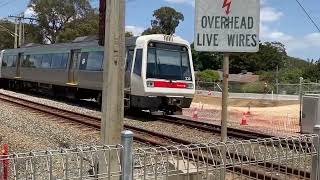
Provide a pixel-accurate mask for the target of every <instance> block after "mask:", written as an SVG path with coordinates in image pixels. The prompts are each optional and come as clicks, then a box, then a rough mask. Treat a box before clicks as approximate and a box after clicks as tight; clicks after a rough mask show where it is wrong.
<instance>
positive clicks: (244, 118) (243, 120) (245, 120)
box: [240, 112, 248, 126]
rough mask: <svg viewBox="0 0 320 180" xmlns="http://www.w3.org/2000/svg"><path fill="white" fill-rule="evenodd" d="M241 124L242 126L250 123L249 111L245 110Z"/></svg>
mask: <svg viewBox="0 0 320 180" xmlns="http://www.w3.org/2000/svg"><path fill="white" fill-rule="evenodd" d="M240 125H241V126H243V125H248V119H247V113H245V112H244V113H243V116H242V119H241V122H240Z"/></svg>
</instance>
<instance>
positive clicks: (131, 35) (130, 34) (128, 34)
mask: <svg viewBox="0 0 320 180" xmlns="http://www.w3.org/2000/svg"><path fill="white" fill-rule="evenodd" d="M125 36H126V37H133V36H134V35H133V33H132V32H129V31H126V34H125Z"/></svg>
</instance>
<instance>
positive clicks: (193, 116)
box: [192, 108, 198, 120]
mask: <svg viewBox="0 0 320 180" xmlns="http://www.w3.org/2000/svg"><path fill="white" fill-rule="evenodd" d="M192 119H193V120H197V119H198V110H197V108H194V109H193V110H192Z"/></svg>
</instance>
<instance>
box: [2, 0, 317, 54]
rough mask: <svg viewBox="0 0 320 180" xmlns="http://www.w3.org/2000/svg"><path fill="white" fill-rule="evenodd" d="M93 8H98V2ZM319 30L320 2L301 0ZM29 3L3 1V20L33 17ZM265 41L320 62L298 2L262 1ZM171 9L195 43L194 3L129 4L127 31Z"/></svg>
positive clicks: (151, 0)
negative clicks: (164, 8) (20, 15)
mask: <svg viewBox="0 0 320 180" xmlns="http://www.w3.org/2000/svg"><path fill="white" fill-rule="evenodd" d="M94 1H95V2H93V4H95V5H97V4H98V3H97V2H98V0H94ZM300 2H301V3H302V4H303V5H304V7H305V8H306V9H307V11H308V12H309V13H310V14H311V16H312V17H313V18H314V20H315V21H316V23H317V24H318V25H319V26H320V1H319V0H307V1H304V0H300ZM27 3H28V0H0V17H7V16H8V15H15V14H18V13H21V12H26V14H30V11H28V10H26V9H27ZM261 4H262V5H261V33H260V34H261V35H260V36H261V37H260V39H261V40H262V41H280V42H282V43H283V44H285V45H286V48H287V52H288V54H289V55H291V56H294V57H301V58H305V59H307V58H310V59H312V58H313V59H319V58H320V33H319V32H318V31H317V29H316V28H315V27H314V26H313V25H312V24H311V23H310V22H309V20H308V19H307V16H306V15H305V14H304V13H303V11H302V9H301V8H300V7H299V6H298V4H297V3H296V2H295V0H261ZM162 6H170V7H173V8H175V9H176V10H177V11H180V12H182V13H183V14H184V16H185V21H184V22H182V23H181V24H180V25H179V27H178V28H177V32H176V34H177V35H179V36H181V37H183V38H185V39H187V40H188V41H189V42H192V41H193V36H194V35H193V34H194V0H127V8H126V28H127V30H129V31H132V32H133V33H134V34H135V35H139V33H141V32H142V31H143V30H144V29H146V28H147V27H148V26H149V25H150V21H151V19H152V13H153V10H155V9H158V8H160V7H162Z"/></svg>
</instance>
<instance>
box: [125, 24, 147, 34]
mask: <svg viewBox="0 0 320 180" xmlns="http://www.w3.org/2000/svg"><path fill="white" fill-rule="evenodd" d="M144 30H145V28H143V27H139V26H126V31H129V32H132V34H133V35H134V36H139V35H141V33H142V32H143V31H144Z"/></svg>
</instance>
